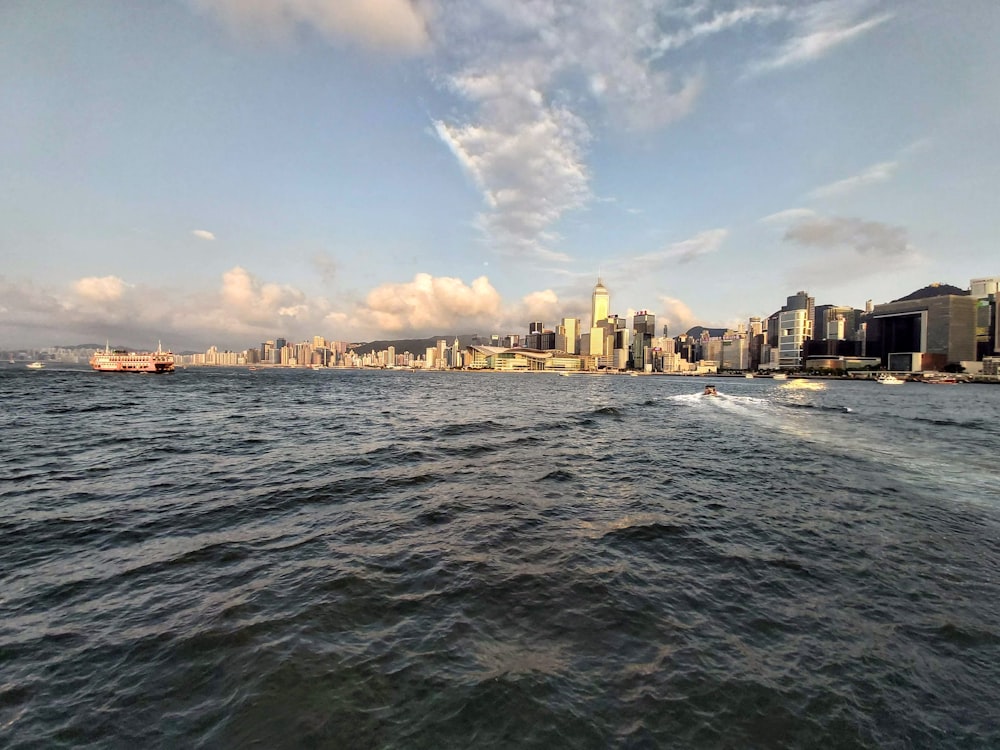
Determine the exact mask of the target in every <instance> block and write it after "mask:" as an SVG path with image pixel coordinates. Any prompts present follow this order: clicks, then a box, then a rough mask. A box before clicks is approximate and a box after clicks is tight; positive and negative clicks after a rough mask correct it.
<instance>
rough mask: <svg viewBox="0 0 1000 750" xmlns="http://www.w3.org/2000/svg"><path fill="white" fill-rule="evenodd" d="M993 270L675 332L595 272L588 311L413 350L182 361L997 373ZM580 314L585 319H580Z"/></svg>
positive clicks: (297, 348)
mask: <svg viewBox="0 0 1000 750" xmlns="http://www.w3.org/2000/svg"><path fill="white" fill-rule="evenodd" d="M998 289H1000V277H994V278H983V279H973V280H972V281H971V283H970V286H969V289H958V288H957V287H951V286H948V285H941V284H931V285H930V286H928V287H925V288H924V289H921V290H918V291H917V292H914V293H913V294H911V295H908V296H907V297H904V298H902V299H900V300H896V301H894V302H890V303H886V304H881V305H873V304H872V303H871V302H870V301H869V302H868V304H867V305H866V306H865V309H864V310H860V309H857V308H853V307H848V306H842V305H817V304H816V303H815V300H814V298H813V297H811V296H810V295H809V294H808V293H807V292H804V291H800V292H797V293H795V294H793V295H791V296H789V297H788V298H787V299H786V301H785V304H784V305H782V306H781V308H780V309H778V310H776V311H775V312H774V313H773V314H771V315H770V316H768V317H766V318H764V317H751V318H750V319H749V320H748V321H747V322H746V323H745V324H740V325H738V326H737V327H736V328H735V329H722V328H704V327H701V326H696V327H694V328H692V329H690V330H688V331H687V332H685V333H681V334H679V335H676V336H674V337H671V336H670V335H669V332H668V330H667V326H665V325H664V326H662V328H661V330H659V331H657V327H656V320H655V316H654V315H653V314H652V313H650V312H647V311H645V310H642V311H639V312H637V313H635V314H634V315H632V316H631V318H625V317H622V316H619V315H615V314H613V313H612V312H611V309H612V307H611V295H610V293H609V291H608V289H607V287H605V285H604V283H603V282H602V281H601V280H600V279H598V281H597V284H596V285H595V287H594V289H593V292H592V294H591V309H590V319H589V320H587V321H581V319H580V318H563V319H562V320H561V321H560V322H559V324H558V325H556V326H555V327H554V328H547V327H546V326H545V325H544V323H543V322H542V321H533V322H531V323H530V324H529V325H528V333H527V334H526V335H521V334H508V335H500V334H494V335H492V336H490V337H489V339H488V340H481V339H479V338H478V337H474V338H473V341H472V342H471V343H467V344H466V345H464V346H463V345H462V344H460V343H459V340H458V338H455V339H454V340H453V341H452V342H448V340H446V339H439V340H437V342H436V345H434V346H431V347H427V348H426V349H425V350H424V351H423V352H409V351H407V352H397V351H396V350H395V348H394V347H391V346H390V347H388V348H387V349H385V350H383V351H372V352H367V353H365V354H358V353H357V352H356V351H355V349H354V348H352V345H351V344H349V343H347V342H342V341H334V342H328V341H326V340H325V339H323V338H322V337H319V336H317V337H315V338H314V339H313V340H312V342H301V343H298V344H295V343H289V342H287V341H285V340H284V339H275V340H274V341H266V342H264V343H262V344H261V346H260V348H259V349H248V350H246V351H244V352H239V353H236V352H220V351H218V350H216V349H215V348H214V347H213V348H212V349H209V350H208V351H207V352H206V353H205V354H196V355H193V356H191V357H190V358H189V360H188V361H187V362H185V364H192V365H257V364H269V365H283V366H293V367H294V366H298V367H304V366H306V367H378V368H396V367H399V368H419V369H455V368H461V369H472V370H483V369H489V370H504V371H531V370H559V371H576V370H582V371H602V370H604V371H607V370H611V371H638V372H662V373H692V374H698V373H709V372H718V371H734V372H735V371H744V372H754V371H768V370H773V371H776V370H788V371H815V372H844V371H848V370H859V369H862V370H863V369H869V370H875V369H887V370H894V371H901V372H921V371H943V370H948V369H961V370H964V371H967V372H971V373H982V374H985V375H996V374H997V366H998V362H1000V311H998V308H997V297H998ZM584 322H586V323H587V324H588V326H587V327H584V326H583V323H584Z"/></svg>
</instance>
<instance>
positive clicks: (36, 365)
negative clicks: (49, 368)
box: [27, 362, 45, 370]
mask: <svg viewBox="0 0 1000 750" xmlns="http://www.w3.org/2000/svg"><path fill="white" fill-rule="evenodd" d="M44 367H45V365H43V364H42V363H41V362H32V363H31V364H30V365H27V368H28V369H29V370H41V369H43V368H44Z"/></svg>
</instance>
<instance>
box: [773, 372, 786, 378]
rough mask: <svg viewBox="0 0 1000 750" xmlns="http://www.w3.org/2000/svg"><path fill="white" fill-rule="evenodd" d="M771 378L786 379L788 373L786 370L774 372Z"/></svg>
mask: <svg viewBox="0 0 1000 750" xmlns="http://www.w3.org/2000/svg"><path fill="white" fill-rule="evenodd" d="M771 379H772V380H788V373H786V372H776V373H774V375H772V376H771Z"/></svg>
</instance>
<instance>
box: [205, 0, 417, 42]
mask: <svg viewBox="0 0 1000 750" xmlns="http://www.w3.org/2000/svg"><path fill="white" fill-rule="evenodd" d="M190 1H191V2H192V3H193V4H194V5H195V7H198V8H201V9H203V10H205V11H207V12H209V13H212V14H213V15H215V16H216V17H218V18H219V19H220V20H221V21H222V22H223V23H225V24H226V25H227V26H229V27H230V28H232V29H234V30H236V31H239V32H244V33H246V32H249V33H252V34H256V35H269V36H274V35H279V36H287V35H289V34H291V33H293V32H294V31H295V29H296V28H297V27H299V26H309V27H312V28H314V29H315V30H317V31H318V32H319V33H321V34H323V35H324V36H326V37H327V38H328V39H332V40H345V39H346V40H356V41H358V42H359V43H361V44H364V45H366V46H369V47H375V48H380V49H391V50H394V51H397V52H402V53H414V52H420V51H422V50H424V49H425V48H426V47H427V46H428V44H429V37H428V30H427V24H428V20H429V16H428V12H429V4H428V3H426V2H411V0H190Z"/></svg>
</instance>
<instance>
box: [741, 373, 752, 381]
mask: <svg viewBox="0 0 1000 750" xmlns="http://www.w3.org/2000/svg"><path fill="white" fill-rule="evenodd" d="M743 377H745V378H746V379H747V380H753V373H752V372H748V373H746V374H745V375H744V376H743Z"/></svg>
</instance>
